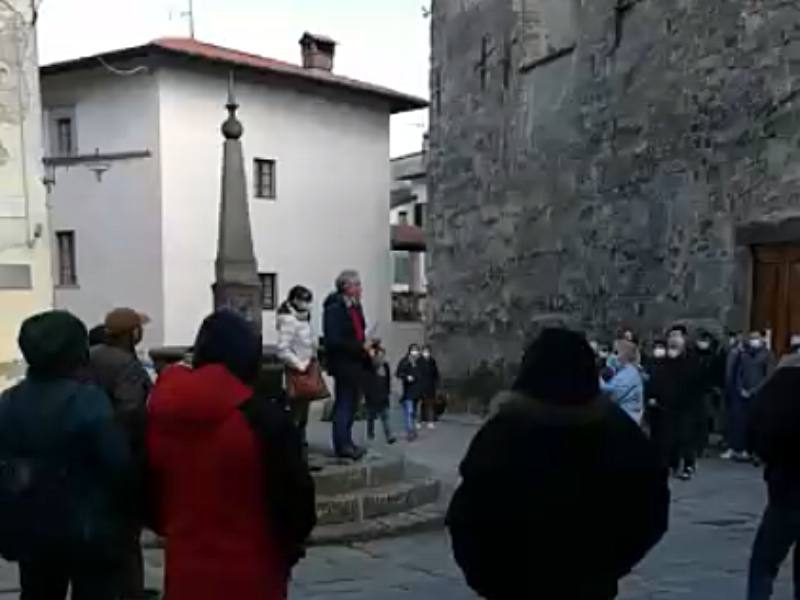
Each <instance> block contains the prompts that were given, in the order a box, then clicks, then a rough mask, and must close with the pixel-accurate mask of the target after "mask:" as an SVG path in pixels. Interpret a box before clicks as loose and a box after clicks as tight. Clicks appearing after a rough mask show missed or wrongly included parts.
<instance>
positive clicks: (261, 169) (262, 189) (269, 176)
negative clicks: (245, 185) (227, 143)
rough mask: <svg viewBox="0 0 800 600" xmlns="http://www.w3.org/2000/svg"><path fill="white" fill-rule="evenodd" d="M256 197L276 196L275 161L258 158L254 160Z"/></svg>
mask: <svg viewBox="0 0 800 600" xmlns="http://www.w3.org/2000/svg"><path fill="white" fill-rule="evenodd" d="M253 181H254V183H255V194H256V198H269V199H274V198H275V161H274V160H267V159H263V158H257V159H255V160H254V161H253Z"/></svg>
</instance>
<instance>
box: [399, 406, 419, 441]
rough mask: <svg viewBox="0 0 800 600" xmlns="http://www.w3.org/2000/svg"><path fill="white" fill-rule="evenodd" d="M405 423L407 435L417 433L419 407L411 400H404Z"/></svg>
mask: <svg viewBox="0 0 800 600" xmlns="http://www.w3.org/2000/svg"><path fill="white" fill-rule="evenodd" d="M401 404H402V405H403V422H404V423H405V427H406V433H409V434H410V433H416V431H417V407H416V402H415V401H414V400H412V399H411V398H403V400H402V403H401Z"/></svg>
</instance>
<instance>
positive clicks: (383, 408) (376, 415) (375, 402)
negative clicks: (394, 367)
mask: <svg viewBox="0 0 800 600" xmlns="http://www.w3.org/2000/svg"><path fill="white" fill-rule="evenodd" d="M372 363H373V367H374V369H375V377H374V380H373V385H372V393H370V394H368V395H367V439H369V440H370V441H372V440H374V439H375V420H376V419H380V421H381V425H382V426H383V434H384V436H385V437H386V442H387V443H388V444H394V443H395V442H396V441H397V438H395V437H394V436H393V435H392V427H391V425H390V424H389V398H390V396H391V393H392V372H391V369H390V367H389V363H388V361H387V360H386V351H385V350H384V349H383V348H380V347H379V348H377V349H376V350H375V355H374V357H373V359H372Z"/></svg>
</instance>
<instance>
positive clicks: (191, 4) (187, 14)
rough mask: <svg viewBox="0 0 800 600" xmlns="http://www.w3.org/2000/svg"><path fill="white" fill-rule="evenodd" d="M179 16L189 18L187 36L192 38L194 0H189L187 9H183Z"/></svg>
mask: <svg viewBox="0 0 800 600" xmlns="http://www.w3.org/2000/svg"><path fill="white" fill-rule="evenodd" d="M181 16H182V17H186V18H187V19H189V37H190V38H192V39H194V0H189V10H185V11H183V12H182V13H181Z"/></svg>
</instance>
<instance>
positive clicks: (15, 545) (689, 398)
mask: <svg viewBox="0 0 800 600" xmlns="http://www.w3.org/2000/svg"><path fill="white" fill-rule="evenodd" d="M360 300H361V282H360V279H359V277H358V274H357V273H356V272H354V271H346V272H344V273H343V274H342V275H340V276H339V278H337V280H336V290H335V291H334V292H333V293H332V294H331V295H330V296H329V297H328V298H327V299H326V300H325V302H324V314H323V327H324V347H325V352H324V361H320V359H319V356H320V353H319V347H318V339H317V337H316V335H315V334H314V331H313V327H312V325H311V310H312V303H313V295H312V293H311V291H310V290H308V289H307V288H304V287H302V286H298V287H295V288H293V289H292V290H291V291H290V292H289V295H288V298H287V300H286V302H284V303H283V304H282V305H281V307H280V308H279V310H278V314H277V329H278V356H279V358H280V360H281V361H282V362H283V364H284V365H285V368H286V380H285V384H286V386H285V387H286V392H285V393H281V394H274V397H266V396H264V395H263V394H260V393H258V392H256V391H255V390H256V389H257V388H256V386H255V384H256V381H257V378H258V376H259V372H260V369H261V364H262V341H261V336H260V334H259V333H258V332H256V331H255V329H254V328H253V326H252V324H251V323H249V322H248V321H246V320H245V319H244V318H243V317H242V316H240V315H239V314H237V313H235V312H231V311H227V310H220V311H217V312H214V313H213V314H211V315H210V316H209V317H207V318H206V319H205V320H204V321H203V323H202V325H201V326H200V328H199V331H198V333H197V337H196V340H195V343H194V345H193V346H192V349H191V354H190V355H189V356H187V357H186V358H185V359H184V360H183V361H181V362H179V363H177V364H173V365H171V366H168V367H166V368H164V369H163V370H162V371H161V372H160V373H159V375H158V377H157V379H156V380H155V381H153V378H152V377H151V375H150V374H149V373H148V372H147V370H146V369H145V368H144V366H143V365H142V363H141V362H140V361H139V359H138V358H137V353H136V347H137V345H138V344H139V343H140V342H141V340H142V337H143V330H144V327H145V326H146V324H147V318H146V317H145V316H144V315H141V314H139V313H137V312H136V311H135V310H132V309H129V308H122V309H116V310H114V311H112V312H111V313H109V314H108V315H107V317H106V319H105V322H104V324H103V325H102V326H100V327H96V328H94V329H93V330H92V332H91V335H90V332H89V331H87V328H86V326H85V325H84V324H83V323H82V322H81V321H80V320H79V319H77V318H76V317H75V316H73V315H72V314H70V313H68V312H64V311H49V312H46V313H42V314H39V315H36V316H33V317H31V318H29V319H28V320H27V321H25V323H24V324H23V326H22V328H21V331H20V334H19V345H20V349H21V351H22V354H23V355H24V357H25V360H26V362H27V364H28V372H27V376H26V377H25V379H24V380H23V381H21V382H20V383H19V384H17V385H15V386H14V387H12V388H10V389H8V390H6V391H5V392H4V393H3V394H2V396H0V555H2V556H3V557H4V558H6V559H7V560H10V561H14V562H17V563H18V564H19V570H20V582H21V588H22V594H21V598H22V600H63V599H64V598H66V595H67V590H68V588H70V589H71V597H72V598H73V600H119V599H122V598H124V599H143V598H149V597H156V596H157V592H155V591H152V590H146V589H145V587H144V577H143V567H142V564H143V561H142V549H141V545H140V539H141V533H142V530H143V528H145V527H147V528H150V529H152V530H153V531H155V532H156V533H158V534H159V535H160V536H162V538H163V539H164V540H165V548H166V563H165V575H164V587H165V597H167V598H168V599H169V600H190V599H191V600H218V599H219V598H222V597H226V596H230V597H235V598H240V599H242V600H282V599H284V598H286V597H287V594H288V582H289V579H290V575H291V572H292V569H293V567H294V566H295V565H296V564H297V562H298V561H299V560H300V559H301V558H302V557H303V556H304V553H305V545H306V542H307V539H308V537H309V535H310V533H311V531H312V529H313V527H314V526H315V523H316V509H315V491H314V482H313V479H312V477H311V475H310V468H309V464H308V456H307V440H306V435H305V428H306V425H307V423H308V403H310V402H311V401H312V400H314V399H317V398H322V397H326V396H327V395H328V389H327V385H326V383H325V379H324V378H323V376H322V372H323V364H321V362H324V368H325V369H326V370H327V371H328V372H329V373H330V374H331V375H332V376H333V378H334V409H333V424H332V430H333V444H334V450H335V452H336V454H337V455H338V456H340V457H343V458H346V459H356V460H357V459H359V458H360V457H361V456H363V453H364V450H363V449H362V448H358V447H357V446H356V445H355V444H354V443H353V440H352V427H353V422H354V420H355V415H356V411H357V410H358V408H359V404H360V402H361V399H362V398H363V399H364V401H365V403H366V416H367V429H368V431H367V433H368V437H369V438H374V436H375V424H376V422H377V421H380V422H381V425H382V428H383V432H384V435H385V436H386V440H387V442H389V443H392V442H394V441H395V438H394V436H393V434H392V430H391V423H390V419H389V407H390V398H391V389H392V380H393V379H394V378H396V379H397V380H398V382H399V383H400V384H401V387H402V393H401V395H400V402H401V405H402V411H403V416H404V425H405V430H406V435H407V437H408V439H409V440H414V439H415V438H416V436H417V435H418V433H417V432H418V429H419V428H420V427H423V426H427V427H429V428H435V427H436V425H435V421H436V418H437V415H438V413H439V411H440V410H441V408H442V407H441V406H440V405H438V404H437V403H436V401H435V399H436V385H437V383H438V379H439V374H438V368H437V365H436V361H435V359H434V358H433V356H432V354H431V352H430V348H427V347H420V346H418V345H411V346H410V348H409V350H408V353H407V355H406V356H405V357H404V358H403V359H402V360H401V361H400V362H399V364H398V365H397V368H396V370H395V371H394V373H393V371H392V368H391V366H390V365H389V364H388V362H387V360H386V353H385V350H384V349H383V348H382V347H381V344H380V342H379V340H377V339H374V337H373V336H370V334H369V333H368V329H367V326H366V319H365V317H364V312H363V309H362V307H361V301H360ZM617 338H618V339H617V340H616V341H614V343H613V344H611V345H610V346H604V345H603V344H601V343H597V342H589V341H588V340H587V339H586V337H585V336H584V335H583V334H581V333H578V332H574V331H571V330H568V329H563V328H553V329H545V330H544V331H543V332H542V333H541V334H540V335H539V336H538V338H537V339H536V340H535V341H533V343H532V344H531V345H530V346H529V347H528V348H526V350H525V353H524V355H523V358H522V361H521V366H520V369H519V373H518V375H517V378H516V381H515V383H514V385H513V386H512V388H511V389H510V390H509V391H503V392H500V393H499V394H498V395H497V397H496V398H495V399H494V400H493V401H492V403H491V408H490V414H489V418H488V420H487V422H486V423H485V424H484V425H483V427H482V428H481V429H480V430H479V431H478V433H477V434H476V436H475V437H474V439H473V440H472V442H471V444H470V447H469V449H468V451H467V454H466V456H465V458H464V460H463V462H462V463H461V466H460V475H461V482H460V484H459V486H458V488H457V489H456V491H455V494H454V496H453V499H452V501H451V503H450V506H449V509H448V513H447V519H446V524H447V527H448V529H449V532H450V536H451V540H452V545H453V553H454V557H455V559H456V561H457V563H458V564H459V565H460V567H461V568H462V570H463V572H464V574H465V576H466V579H467V582H468V583H469V585H470V586H471V587H472V588H473V589H474V590H476V591H477V592H478V593H479V594H480V595H481V596H482V597H484V598H487V599H489V600H510V599H512V598H513V599H516V598H534V597H541V598H580V599H582V600H611V599H613V598H615V597H616V596H617V587H618V581H619V580H620V579H621V578H622V577H624V576H625V575H627V574H628V573H629V572H630V571H631V569H633V568H634V567H635V565H636V564H637V563H638V562H639V561H641V560H642V559H643V558H644V556H645V555H646V554H647V553H648V552H649V550H650V549H651V548H652V547H653V546H654V545H655V544H657V543H658V541H659V540H660V539H661V537H662V536H663V535H664V533H665V532H666V530H667V528H668V521H669V503H670V491H669V485H668V479H669V473H670V470H671V471H672V473H673V474H674V475H675V476H676V477H678V478H680V479H690V478H691V477H692V476H693V475H694V473H695V470H696V465H697V458H698V456H700V455H702V454H703V452H704V451H705V449H706V446H707V443H708V437H709V432H710V431H711V430H712V428H713V427H714V423H715V422H716V421H718V420H719V418H718V419H716V420H715V419H714V417H719V415H723V417H722V421H724V423H725V427H724V430H725V439H726V441H727V444H728V446H729V447H728V449H727V450H726V452H725V453H724V454H723V457H724V458H730V459H735V460H739V461H743V462H752V461H753V460H754V459H755V458H757V459H759V460H763V461H764V462H765V464H766V479H767V487H768V492H769V504H768V507H767V510H766V512H765V514H764V518H763V521H762V524H761V526H760V528H759V532H758V535H757V538H756V541H755V544H754V548H753V553H752V558H751V563H750V576H749V584H748V600H767V599H768V598H769V597H770V596H771V593H772V586H773V581H774V579H775V577H776V575H777V573H778V570H779V568H780V564H781V562H782V561H783V560H784V559H785V557H786V555H787V554H788V552H789V551H790V549H791V548H792V547H793V546H795V545H796V544H797V543H798V541H800V459H798V457H800V441H798V440H800V409H798V403H797V402H796V401H795V398H794V390H796V389H797V387H798V384H800V338H798V339H796V340H793V352H792V354H791V355H789V356H787V357H784V358H783V360H782V361H781V363H780V364H779V365H778V366H777V369H776V370H775V364H774V361H773V359H772V355H771V352H770V350H769V344H768V341H767V339H766V338H765V336H764V335H762V334H761V333H758V332H752V333H750V334H749V336H747V338H746V339H743V338H742V337H741V336H738V335H731V336H730V338H729V340H728V343H727V344H725V345H723V344H720V343H718V342H716V341H715V340H714V338H713V336H712V335H711V334H710V333H708V332H705V331H699V332H697V334H696V335H695V336H690V335H689V332H688V331H687V329H686V328H685V327H684V326H682V325H676V326H673V327H672V328H670V330H669V331H667V332H666V334H665V336H664V338H658V339H655V340H654V341H653V342H652V343H651V344H648V345H647V347H646V348H645V347H643V346H642V345H641V344H640V343H639V341H638V340H637V337H636V335H635V334H634V333H633V332H632V331H629V330H628V331H623V332H621V333H620V334H619V335H618V336H617ZM423 423H424V424H425V425H423ZM798 556H800V553H797V552H796V553H795V564H796V567H798V568H796V571H795V572H796V573H799V572H800V563H798V560H800V559H798ZM576 574H577V576H576ZM796 581H797V582H798V585H797V589H798V590H800V578H797V577H796Z"/></svg>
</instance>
